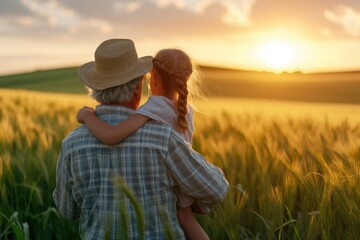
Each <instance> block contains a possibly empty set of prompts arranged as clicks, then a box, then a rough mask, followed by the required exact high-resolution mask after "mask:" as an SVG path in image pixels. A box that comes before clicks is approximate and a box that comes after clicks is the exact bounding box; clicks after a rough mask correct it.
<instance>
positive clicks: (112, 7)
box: [0, 0, 360, 74]
mask: <svg viewBox="0 0 360 240" xmlns="http://www.w3.org/2000/svg"><path fill="white" fill-rule="evenodd" d="M109 38H131V39H133V40H134V42H135V45H136V47H137V49H138V55H139V56H144V55H154V54H155V53H156V52H157V51H158V50H160V49H161V48H166V47H178V48H181V49H183V50H185V51H186V52H188V53H189V55H190V56H191V57H192V58H193V59H194V60H195V61H196V62H197V63H201V64H211V65H220V66H229V67H236V68H241V69H255V70H274V71H282V70H289V71H294V70H300V71H305V72H311V71H323V70H330V71H335V70H360V1H359V0H301V1H300V0H218V1H216V0H132V1H126V0H122V1H116V0H101V1H100V0H1V2H0V74H4V73H12V72H19V71H27V70H34V69H46V68H52V67H62V66H74V65H80V64H82V63H85V62H88V61H91V60H93V58H94V57H93V55H94V51H95V49H96V47H97V46H98V45H99V44H100V43H101V42H102V41H103V40H105V39H109Z"/></svg>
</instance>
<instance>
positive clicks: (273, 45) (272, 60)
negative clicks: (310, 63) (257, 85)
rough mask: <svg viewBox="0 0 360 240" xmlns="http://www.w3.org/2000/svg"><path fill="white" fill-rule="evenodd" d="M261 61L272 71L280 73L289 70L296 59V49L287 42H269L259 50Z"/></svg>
mask: <svg viewBox="0 0 360 240" xmlns="http://www.w3.org/2000/svg"><path fill="white" fill-rule="evenodd" d="M259 55H260V59H261V61H262V62H263V63H264V64H265V65H266V66H267V67H268V68H270V70H272V71H274V72H276V73H280V72H282V71H285V70H289V69H288V68H290V67H291V65H292V64H293V61H294V57H295V49H294V48H293V47H292V46H291V45H290V44H289V43H288V42H286V41H280V40H275V41H269V42H266V43H265V44H263V46H262V47H260V49H259Z"/></svg>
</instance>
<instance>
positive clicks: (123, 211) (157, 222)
mask: <svg viewBox="0 0 360 240" xmlns="http://www.w3.org/2000/svg"><path fill="white" fill-rule="evenodd" d="M133 112H134V111H133V110H132V109H129V108H126V107H120V106H109V105H100V106H98V107H97V108H96V114H97V115H98V116H99V117H100V118H101V119H102V120H104V121H106V122H108V123H110V124H113V125H115V124H116V123H118V122H119V121H122V120H124V119H126V118H127V117H128V116H129V115H131V114H132V113H133ZM119 179H120V180H121V181H122V182H123V183H125V184H122V185H121V184H118V183H119V182H118V181H119ZM124 185H125V186H126V188H125V189H124V188H123V187H121V186H124ZM174 187H178V188H179V189H180V191H182V192H183V193H184V194H186V195H189V196H191V197H193V198H194V199H196V201H197V202H199V204H201V205H205V206H208V207H209V208H211V207H213V206H214V205H215V204H217V203H219V202H221V201H222V200H223V199H224V197H225V195H226V193H227V191H228V187H229V186H228V182H227V180H226V179H225V177H224V175H223V172H222V171H221V170H220V169H219V168H218V167H216V166H214V165H213V164H211V163H209V162H207V161H206V160H205V158H204V157H203V156H202V155H201V154H199V153H197V152H195V151H194V150H192V149H191V147H190V146H189V145H188V144H186V142H185V141H184V140H183V139H182V137H181V136H180V135H178V134H177V133H176V132H175V131H174V130H172V128H171V127H170V126H169V125H166V124H163V123H159V122H156V121H149V122H148V123H146V124H145V125H144V126H143V127H142V128H140V129H139V130H138V131H136V132H135V133H133V134H132V135H131V136H129V137H128V138H127V139H125V140H124V141H122V142H121V143H119V144H117V145H114V146H109V145H104V144H102V143H101V142H100V141H98V140H97V139H96V138H95V137H94V136H93V135H92V134H91V133H90V131H89V130H88V129H87V128H86V127H85V126H81V127H80V128H78V129H76V130H74V131H73V132H72V133H70V134H69V135H68V136H67V137H66V138H65V139H64V141H63V144H62V149H61V152H60V155H59V157H58V162H57V169H56V188H55V190H54V193H53V198H54V202H55V204H56V206H57V207H58V209H59V211H60V212H61V213H62V215H63V216H64V217H65V218H66V219H78V218H80V235H81V237H82V238H84V239H96V240H98V239H105V238H106V239H124V238H128V239H140V238H141V237H140V235H139V234H140V232H141V230H139V229H140V228H141V226H142V227H143V228H144V232H145V239H166V238H167V234H168V232H169V231H167V230H171V231H170V232H171V234H173V237H174V238H175V239H185V236H184V233H183V231H182V229H181V227H180V226H179V223H178V220H177V217H176V195H175V194H174V192H173V188H174ZM126 192H130V194H126ZM131 196H134V198H132V197H131ZM134 199H136V200H134ZM136 203H138V204H136ZM137 206H140V208H139V207H137ZM139 209H141V210H140V212H141V213H142V214H139ZM140 216H142V217H140ZM139 222H142V223H141V224H139Z"/></svg>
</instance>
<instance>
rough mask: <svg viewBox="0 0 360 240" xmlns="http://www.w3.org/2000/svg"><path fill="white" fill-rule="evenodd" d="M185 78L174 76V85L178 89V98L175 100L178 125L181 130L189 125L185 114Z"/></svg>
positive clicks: (184, 129)
mask: <svg viewBox="0 0 360 240" xmlns="http://www.w3.org/2000/svg"><path fill="white" fill-rule="evenodd" d="M186 80H187V79H184V78H176V79H175V81H176V87H177V90H178V94H179V95H178V100H177V110H178V112H179V116H178V124H179V126H180V128H181V129H182V130H183V131H186V130H188V129H189V125H188V122H187V120H186V114H187V95H188V93H189V92H188V90H187V84H186Z"/></svg>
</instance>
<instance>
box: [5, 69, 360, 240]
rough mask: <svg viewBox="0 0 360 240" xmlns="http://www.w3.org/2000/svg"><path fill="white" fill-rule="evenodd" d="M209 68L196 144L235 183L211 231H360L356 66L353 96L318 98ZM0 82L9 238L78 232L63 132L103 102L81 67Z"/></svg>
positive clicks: (241, 235)
mask: <svg viewBox="0 0 360 240" xmlns="http://www.w3.org/2000/svg"><path fill="white" fill-rule="evenodd" d="M207 70H208V71H207V74H208V75H207V76H208V77H207V78H208V81H211V84H213V85H211V84H209V85H210V90H211V96H210V97H209V98H208V99H206V100H203V101H198V102H196V104H195V107H196V110H197V111H198V112H196V115H195V135H194V145H193V147H194V149H195V150H197V151H199V152H201V153H203V154H204V155H205V156H206V157H207V159H208V160H209V161H210V162H213V163H215V164H217V165H218V166H220V167H221V168H222V169H223V170H224V173H225V175H226V177H227V178H228V180H229V183H230V190H229V193H228V195H227V197H226V199H225V200H224V202H223V203H221V204H220V205H219V206H218V207H217V208H215V210H214V212H212V213H211V214H209V215H207V216H197V217H198V220H199V222H200V223H201V225H202V226H203V227H204V229H205V230H206V232H207V233H208V234H209V236H210V237H211V239H215V240H217V239H220V240H222V239H224V240H227V239H334V240H336V239H354V240H355V239H360V228H359V226H360V218H359V216H360V188H359V185H360V175H359V174H360V105H359V104H357V103H358V102H357V101H358V100H357V99H358V97H359V96H355V95H356V94H354V92H355V93H356V92H357V89H360V88H357V89H356V88H355V87H356V86H357V85H356V84H357V83H358V81H357V80H356V78H357V74H352V75H351V77H352V79H347V80H346V79H345V80H346V81H348V82H352V83H354V85H353V91H349V92H348V93H349V96H351V97H349V98H348V99H351V101H349V102H348V101H340V100H339V99H345V95H346V94H343V93H338V94H335V95H331V94H324V96H326V99H328V100H327V101H318V103H311V102H309V99H304V100H302V101H301V102H299V101H278V100H276V99H281V97H279V96H277V97H276V98H275V97H269V96H268V97H264V98H262V99H255V96H247V98H244V97H246V96H242V95H241V94H240V95H238V93H239V92H237V93H236V94H234V95H233V94H230V93H231V88H230V87H225V86H227V85H226V84H224V82H226V81H228V82H229V84H230V82H231V81H232V85H233V86H237V87H238V86H241V83H238V84H239V85H237V83H236V82H235V80H234V79H238V78H239V76H238V75H236V74H235V73H231V71H230V70H221V71H220V72H219V71H215V70H216V69H215V70H214V69H210V68H208V69H207ZM210 70H211V71H210ZM225 73H227V74H230V75H226V74H225ZM237 73H239V74H240V72H237ZM242 74H244V73H242ZM252 74H255V73H252ZM258 74H261V73H258ZM255 75H256V74H255ZM49 76H52V77H49ZM209 76H211V77H209ZM259 76H260V75H256V77H259ZM267 76H268V75H267ZM272 76H273V77H280V78H281V77H283V76H285V75H272ZM306 76H307V77H309V76H308V75H306ZM331 76H332V77H334V78H336V77H340V79H344V78H343V77H344V76H343V75H342V74H340V75H336V76H335V75H331ZM341 76H342V77H341ZM328 77H329V76H328ZM244 78H245V77H244ZM249 78H250V77H249ZM312 78H314V75H313V76H312ZM324 78H325V77H324V75H321V76H317V77H316V79H317V80H318V81H320V80H321V81H320V82H326V81H325V80H324ZM11 79H12V80H11ZM49 79H52V80H51V81H50V80H49ZM66 79H67V80H66ZM252 79H255V77H254V76H252ZM63 80H64V81H63ZM65 80H66V81H65ZM303 80H304V79H303ZM335 80H336V79H332V81H334V82H338V81H335ZM338 80H339V79H338ZM258 81H260V80H258ZM272 81H273V82H275V81H280V82H281V79H277V80H276V79H272ZM215 82H216V84H215ZM254 82H256V81H255V80H254ZM308 82H311V79H308ZM6 84H7V85H6ZM0 85H1V88H4V89H1V88H0V104H1V108H0V184H1V188H0V239H6V240H7V239H79V235H78V222H77V221H74V222H67V221H65V220H64V219H63V218H62V217H61V216H60V214H59V213H58V211H57V209H56V208H55V206H54V203H53V200H52V197H51V194H52V191H53V189H54V186H55V167H56V159H57V155H58V153H59V150H60V146H61V141H62V139H63V138H64V137H65V136H66V135H67V134H68V133H69V132H70V131H71V130H72V129H74V128H76V127H77V126H79V124H78V123H77V122H76V118H75V116H76V113H77V110H78V109H79V108H80V107H82V106H83V105H91V106H94V105H95V103H94V102H93V101H92V100H91V99H90V98H89V97H88V96H86V94H85V90H84V88H83V86H82V85H81V84H80V83H79V81H78V80H77V79H76V68H69V69H57V70H53V71H40V72H34V73H29V74H19V75H12V76H6V77H2V78H0ZM275 85H276V84H275ZM345 85H346V84H345ZM211 86H212V87H211ZM214 86H216V87H214ZM218 86H223V88H221V89H219V88H217V87H218ZM229 86H230V85H229ZM277 86H279V85H277ZM5 88H6V89H5ZM20 89H29V90H36V91H27V90H20ZM212 89H213V90H212ZM214 89H215V90H214ZM216 89H217V90H216ZM233 89H234V87H233ZM249 89H252V88H249ZM254 89H255V88H254ZM257 89H261V88H260V87H258V88H257ZM47 92H57V93H47ZM59 92H61V93H59ZM69 93H70V94H69ZM73 93H81V94H80V95H79V94H73ZM221 93H222V94H221ZM335 93H336V92H335ZM244 94H245V93H244ZM239 96H242V98H238V97H239ZM269 99H273V100H269ZM274 99H275V100H274ZM329 99H330V100H329ZM144 100H145V99H144ZM291 100H294V99H291ZM323 100H324V98H323ZM335 100H336V101H335ZM332 102H337V103H336V104H333V103H332ZM345 103H346V104H345Z"/></svg>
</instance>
